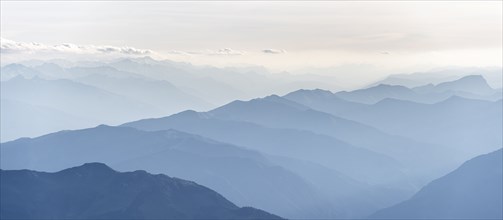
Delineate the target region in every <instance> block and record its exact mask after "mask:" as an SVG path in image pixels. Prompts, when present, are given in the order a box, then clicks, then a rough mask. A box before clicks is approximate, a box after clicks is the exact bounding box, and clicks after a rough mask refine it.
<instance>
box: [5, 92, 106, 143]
mask: <svg viewBox="0 0 503 220" xmlns="http://www.w3.org/2000/svg"><path fill="white" fill-rule="evenodd" d="M0 108H1V110H0V114H1V118H2V120H0V125H1V126H0V130H1V131H2V132H0V139H1V140H2V141H10V140H13V139H16V138H19V137H35V136H40V135H43V134H47V133H50V132H56V131H60V130H65V129H78V128H83V127H90V126H96V125H97V124H99V123H98V122H97V121H93V120H90V119H86V118H81V117H78V116H75V115H71V114H68V113H65V112H62V111H58V110H55V109H51V108H48V107H43V106H36V105H30V104H27V103H23V102H19V101H13V100H9V99H1V101H0Z"/></svg>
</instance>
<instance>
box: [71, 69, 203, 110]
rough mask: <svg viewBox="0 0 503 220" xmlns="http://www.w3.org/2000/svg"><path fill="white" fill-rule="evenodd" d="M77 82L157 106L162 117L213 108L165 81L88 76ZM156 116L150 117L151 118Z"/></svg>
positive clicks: (78, 79)
mask: <svg viewBox="0 0 503 220" xmlns="http://www.w3.org/2000/svg"><path fill="white" fill-rule="evenodd" d="M75 80H76V81H78V82H82V83H84V84H87V85H92V86H95V87H98V88H102V89H105V90H107V91H111V92H113V93H116V94H120V95H123V96H126V97H129V98H132V99H134V100H141V102H144V103H147V104H149V105H151V106H155V107H156V108H157V109H159V112H162V115H167V114H173V113H176V112H180V111H183V110H186V109H194V110H205V109H209V108H210V107H211V106H212V105H211V104H209V103H207V102H205V101H203V100H202V99H200V98H198V97H195V96H192V95H190V94H187V93H185V92H184V91H182V90H180V89H178V88H177V87H176V86H174V85H173V84H171V83H170V82H168V81H165V80H152V79H147V78H131V77H129V78H117V77H110V76H107V75H103V74H94V75H88V76H85V77H81V78H77V79H75ZM154 116H155V115H150V116H149V117H154Z"/></svg>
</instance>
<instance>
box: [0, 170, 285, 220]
mask: <svg viewBox="0 0 503 220" xmlns="http://www.w3.org/2000/svg"><path fill="white" fill-rule="evenodd" d="M0 173H1V195H2V196H1V205H0V217H1V219H279V217H278V216H275V215H272V214H269V213H267V212H264V211H261V210H258V209H255V208H251V207H243V208H239V207H237V206H236V205H234V204H233V203H232V202H230V201H229V200H227V199H225V198H224V197H223V196H221V195H220V194H218V193H217V192H215V191H213V190H211V189H208V188H206V187H204V186H201V185H198V184H196V183H194V182H191V181H187V180H182V179H177V178H171V177H168V176H166V175H162V174H159V175H152V174H149V173H147V172H145V171H134V172H124V173H122V172H117V171H114V170H112V169H111V168H110V167H108V166H107V165H105V164H102V163H87V164H84V165H82V166H79V167H73V168H69V169H65V170H62V171H59V172H55V173H46V172H37V171H31V170H1V171H0Z"/></svg>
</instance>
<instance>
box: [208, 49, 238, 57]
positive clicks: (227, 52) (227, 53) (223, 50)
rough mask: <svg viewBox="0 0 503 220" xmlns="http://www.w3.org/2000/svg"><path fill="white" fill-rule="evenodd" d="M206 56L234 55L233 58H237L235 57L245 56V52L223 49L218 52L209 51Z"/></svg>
mask: <svg viewBox="0 0 503 220" xmlns="http://www.w3.org/2000/svg"><path fill="white" fill-rule="evenodd" d="M205 54H206V55H232V56H235V55H243V54H245V52H243V51H239V50H233V49H231V48H223V49H219V50H217V51H211V50H207V51H206V53H205Z"/></svg>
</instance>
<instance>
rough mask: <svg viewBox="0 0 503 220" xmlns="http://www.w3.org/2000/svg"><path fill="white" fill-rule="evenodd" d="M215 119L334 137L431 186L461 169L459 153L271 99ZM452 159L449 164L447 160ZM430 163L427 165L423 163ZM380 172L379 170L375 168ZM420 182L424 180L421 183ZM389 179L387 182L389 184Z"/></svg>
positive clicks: (236, 105) (226, 109)
mask: <svg viewBox="0 0 503 220" xmlns="http://www.w3.org/2000/svg"><path fill="white" fill-rule="evenodd" d="M208 114H210V115H211V116H212V117H215V118H219V119H223V120H235V121H245V122H251V123H256V124H260V125H262V126H266V127H271V128H289V129H298V130H307V131H311V132H314V133H317V134H323V135H328V136H332V137H335V138H337V139H339V140H342V141H344V142H347V143H350V144H352V145H354V146H357V147H361V148H364V149H367V150H370V151H374V152H377V153H381V154H384V155H388V156H391V157H392V158H394V159H396V160H398V161H399V162H401V163H402V164H404V165H405V166H401V167H402V168H406V169H408V170H404V171H405V172H408V171H412V172H413V173H414V176H416V177H419V179H418V181H419V182H420V183H425V182H422V181H426V182H429V181H431V180H432V179H429V178H437V177H438V176H440V175H443V174H445V172H447V171H448V170H450V169H452V168H453V167H454V166H457V165H459V163H460V158H458V156H459V155H457V152H455V151H452V150H449V149H446V148H442V147H439V146H436V145H432V144H428V143H424V142H420V141H415V140H412V139H410V138H404V137H401V136H397V135H389V134H387V133H384V132H382V131H380V130H378V129H375V128H373V127H370V126H368V125H365V124H362V123H359V122H355V121H352V120H348V119H344V118H341V117H337V116H334V115H331V114H328V113H325V112H320V111H316V110H313V109H310V108H309V107H306V106H304V105H301V104H299V103H296V102H293V101H290V100H287V99H285V98H281V97H278V96H269V97H266V98H261V99H254V100H251V101H247V102H243V101H235V102H232V103H229V104H227V105H225V106H222V107H220V108H217V109H214V110H212V111H209V112H208ZM446 155H449V158H450V159H449V160H445V156H446ZM425 160H428V161H430V163H429V164H426V165H425V164H424V161H425ZM376 169H377V167H376ZM421 178H424V179H423V180H421ZM389 180H390V179H388V181H389Z"/></svg>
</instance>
